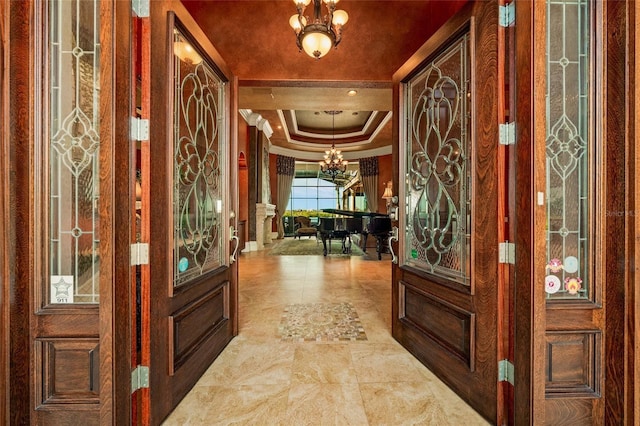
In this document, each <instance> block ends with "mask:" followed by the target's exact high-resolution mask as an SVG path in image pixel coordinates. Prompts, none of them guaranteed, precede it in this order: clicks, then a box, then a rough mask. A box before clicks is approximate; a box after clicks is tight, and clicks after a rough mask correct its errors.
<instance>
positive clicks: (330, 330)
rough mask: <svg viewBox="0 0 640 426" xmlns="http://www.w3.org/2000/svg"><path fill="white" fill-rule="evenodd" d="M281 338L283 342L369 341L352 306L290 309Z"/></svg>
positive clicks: (318, 305) (284, 317)
mask: <svg viewBox="0 0 640 426" xmlns="http://www.w3.org/2000/svg"><path fill="white" fill-rule="evenodd" d="M280 335H281V336H282V340H284V341H289V342H334V341H336V342H338V341H356V340H367V335H366V333H365V332H364V328H363V327H362V324H361V323H360V318H358V313H357V312H356V310H355V308H354V307H353V305H351V303H304V304H295V305H289V306H287V307H286V308H285V309H284V313H283V315H282V321H281V323H280Z"/></svg>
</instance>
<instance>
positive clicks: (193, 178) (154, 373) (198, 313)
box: [143, 2, 237, 424]
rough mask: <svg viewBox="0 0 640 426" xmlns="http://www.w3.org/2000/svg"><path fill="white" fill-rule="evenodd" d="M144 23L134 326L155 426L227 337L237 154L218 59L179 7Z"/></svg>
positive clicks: (171, 5) (156, 8) (155, 7)
mask: <svg viewBox="0 0 640 426" xmlns="http://www.w3.org/2000/svg"><path fill="white" fill-rule="evenodd" d="M150 19H151V25H150V26H151V31H152V33H151V118H150V120H151V122H150V127H151V134H150V139H151V141H152V146H151V150H150V168H151V170H150V183H149V185H150V205H151V206H152V208H151V211H150V230H151V232H150V246H151V253H150V274H151V288H150V301H151V302H150V303H151V309H150V311H151V312H150V315H149V316H148V317H146V318H144V319H143V321H146V322H147V324H148V327H149V328H150V330H151V333H150V364H151V365H150V370H151V378H150V388H151V389H150V393H151V395H152V398H151V399H150V405H151V423H154V424H157V423H159V422H161V421H162V420H163V419H164V418H165V417H166V416H167V415H168V414H169V413H170V412H171V410H172V409H173V408H174V407H175V406H176V405H177V404H178V402H179V401H180V399H182V397H183V396H184V395H185V394H186V393H187V392H188V391H189V389H191V387H192V386H193V385H194V384H195V382H196V381H197V380H198V379H199V378H200V376H201V375H202V374H203V373H204V371H205V370H206V368H207V367H208V366H209V365H210V364H211V362H213V360H214V359H215V358H216V357H217V356H218V354H219V353H220V352H221V351H222V350H223V349H224V347H225V346H226V345H227V343H228V342H229V341H230V340H231V339H232V337H233V336H234V333H236V332H237V331H236V329H237V325H236V316H237V314H236V312H237V311H236V296H235V294H236V280H237V266H236V264H235V263H234V262H233V259H232V256H231V254H232V249H233V247H232V245H231V244H230V240H231V237H232V235H233V234H232V232H233V228H234V227H235V224H236V222H235V220H236V219H235V215H233V214H232V212H234V211H235V210H236V208H235V207H234V205H235V204H234V203H237V201H236V200H237V197H236V196H235V194H232V191H231V190H230V186H231V182H234V181H236V179H234V176H236V175H237V170H236V167H237V162H235V161H230V159H231V158H237V155H236V153H235V152H234V151H233V150H234V149H235V147H234V146H233V144H232V139H231V137H230V134H231V132H230V129H231V125H232V121H231V117H232V114H231V113H230V105H231V101H232V100H233V98H234V97H235V89H234V88H233V87H232V84H231V74H230V72H229V70H228V69H227V68H226V66H225V64H224V61H223V60H222V58H220V57H219V55H218V54H217V52H216V50H215V49H214V47H213V46H212V45H211V43H210V42H209V41H208V40H207V38H206V36H205V35H204V34H203V32H202V31H201V30H200V28H199V27H198V26H197V24H196V23H195V21H194V20H193V19H192V17H191V16H190V15H189V14H188V13H187V12H186V10H185V9H184V6H183V5H182V4H181V3H179V2H152V8H151V18H150ZM153 142H155V143H156V144H157V145H154V144H153ZM154 146H155V148H154Z"/></svg>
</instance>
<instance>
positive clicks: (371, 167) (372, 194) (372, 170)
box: [359, 157, 378, 213]
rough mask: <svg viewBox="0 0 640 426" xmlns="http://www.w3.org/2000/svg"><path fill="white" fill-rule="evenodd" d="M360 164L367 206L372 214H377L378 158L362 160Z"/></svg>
mask: <svg viewBox="0 0 640 426" xmlns="http://www.w3.org/2000/svg"><path fill="white" fill-rule="evenodd" d="M359 163H360V176H361V177H362V187H363V189H364V196H365V197H367V206H368V208H369V211H370V212H372V213H375V212H377V211H378V157H368V158H362V159H361V160H360V161H359Z"/></svg>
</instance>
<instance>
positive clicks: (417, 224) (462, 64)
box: [403, 33, 471, 285]
mask: <svg viewBox="0 0 640 426" xmlns="http://www.w3.org/2000/svg"><path fill="white" fill-rule="evenodd" d="M469 60H470V59H469V34H468V33H465V34H463V35H461V36H460V37H459V38H458V39H457V40H456V41H455V42H454V43H453V44H452V45H451V46H450V47H449V48H448V49H447V50H446V51H444V52H443V53H441V54H440V55H438V56H437V57H436V58H435V59H434V60H433V61H432V62H431V63H429V64H427V65H426V66H425V67H424V69H423V70H422V71H421V72H420V73H419V74H417V75H416V76H415V77H414V78H412V79H411V81H410V82H408V83H407V86H406V89H407V92H406V93H407V97H406V103H407V112H408V120H407V126H408V128H407V137H408V141H407V144H408V145H407V150H406V153H407V157H406V158H405V160H404V161H406V170H407V171H408V172H407V176H406V197H407V198H406V205H407V226H406V239H405V241H406V246H405V248H404V253H403V255H404V258H405V263H406V264H409V265H412V266H415V267H417V268H419V269H422V270H424V271H426V272H428V273H430V274H433V275H437V276H440V277H444V278H447V279H449V280H453V281H456V282H459V283H462V284H466V285H468V284H469V276H470V244H471V236H470V230H471V226H470V220H471V219H470V217H471V216H470V215H471V208H470V207H471V206H470V202H471V198H470V196H471V186H470V183H471V178H470V172H471V166H470V163H469V162H470V142H469V120H468V113H469V104H470V99H469V98H468V97H467V84H468V80H469V78H470V77H469Z"/></svg>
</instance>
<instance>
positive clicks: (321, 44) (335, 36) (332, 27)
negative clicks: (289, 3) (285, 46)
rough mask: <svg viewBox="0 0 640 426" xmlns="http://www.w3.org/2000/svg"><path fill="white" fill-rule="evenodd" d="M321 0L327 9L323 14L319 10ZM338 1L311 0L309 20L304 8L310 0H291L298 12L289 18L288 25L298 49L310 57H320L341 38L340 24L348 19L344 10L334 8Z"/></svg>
mask: <svg viewBox="0 0 640 426" xmlns="http://www.w3.org/2000/svg"><path fill="white" fill-rule="evenodd" d="M323 1H324V3H325V4H326V5H327V11H328V14H326V15H324V16H322V11H321V5H322V2H323ZM338 1H339V0H313V20H311V19H309V17H306V16H304V9H305V7H307V6H308V5H309V3H311V0H293V2H294V3H295V4H296V7H297V8H298V14H297V15H293V16H292V17H291V18H289V25H291V27H292V28H293V30H294V31H295V33H296V44H297V45H298V49H300V50H304V51H305V52H306V53H307V55H309V56H311V57H312V58H316V59H320V58H322V57H323V56H324V55H326V54H327V53H328V52H329V50H331V48H332V47H337V46H338V44H339V43H340V40H341V39H342V26H343V25H344V24H346V23H347V21H348V20H349V15H348V14H347V12H345V11H344V10H336V3H338ZM307 23H308V24H307Z"/></svg>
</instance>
